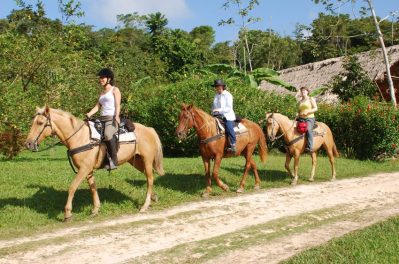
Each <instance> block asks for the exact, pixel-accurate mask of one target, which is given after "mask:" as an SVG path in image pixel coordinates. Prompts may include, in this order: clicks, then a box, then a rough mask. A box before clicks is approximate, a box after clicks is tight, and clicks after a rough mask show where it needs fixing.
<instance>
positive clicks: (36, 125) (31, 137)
mask: <svg viewBox="0 0 399 264" xmlns="http://www.w3.org/2000/svg"><path fill="white" fill-rule="evenodd" d="M53 125H54V124H53V123H52V121H51V116H50V108H49V107H48V106H47V105H46V107H44V108H42V109H40V108H38V107H37V108H36V113H35V116H34V117H33V120H32V126H31V128H30V131H29V134H28V137H27V138H26V141H25V146H26V148H28V149H30V150H32V151H37V150H38V147H39V144H40V142H42V141H43V140H44V139H45V138H47V137H49V136H51V135H53V134H54V130H53Z"/></svg>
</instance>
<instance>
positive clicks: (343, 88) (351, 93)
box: [331, 56, 378, 102]
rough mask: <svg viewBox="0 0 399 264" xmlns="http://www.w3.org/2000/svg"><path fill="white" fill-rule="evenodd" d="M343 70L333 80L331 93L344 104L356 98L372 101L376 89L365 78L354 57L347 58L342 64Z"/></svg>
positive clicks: (368, 79) (364, 73)
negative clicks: (363, 97)
mask: <svg viewBox="0 0 399 264" xmlns="http://www.w3.org/2000/svg"><path fill="white" fill-rule="evenodd" d="M343 68H344V70H343V71H342V72H341V73H340V74H339V75H337V76H335V77H334V78H333V81H332V84H331V88H332V92H333V93H335V94H338V96H339V98H340V99H341V100H343V101H345V102H347V101H349V100H351V99H353V98H355V97H356V96H366V97H368V98H370V99H374V98H375V96H376V95H378V92H377V91H378V87H377V86H376V85H375V84H374V83H373V81H372V80H370V78H369V77H368V76H367V73H366V72H365V71H364V70H363V68H362V66H361V65H360V63H359V61H358V59H357V57H356V56H349V57H347V58H346V59H345V61H344V64H343Z"/></svg>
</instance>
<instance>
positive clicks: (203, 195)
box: [201, 192, 209, 198]
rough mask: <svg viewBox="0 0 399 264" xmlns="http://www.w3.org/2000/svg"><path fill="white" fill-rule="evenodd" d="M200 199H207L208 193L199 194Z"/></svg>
mask: <svg viewBox="0 0 399 264" xmlns="http://www.w3.org/2000/svg"><path fill="white" fill-rule="evenodd" d="M201 197H202V198H208V197H209V192H203V193H202V194H201Z"/></svg>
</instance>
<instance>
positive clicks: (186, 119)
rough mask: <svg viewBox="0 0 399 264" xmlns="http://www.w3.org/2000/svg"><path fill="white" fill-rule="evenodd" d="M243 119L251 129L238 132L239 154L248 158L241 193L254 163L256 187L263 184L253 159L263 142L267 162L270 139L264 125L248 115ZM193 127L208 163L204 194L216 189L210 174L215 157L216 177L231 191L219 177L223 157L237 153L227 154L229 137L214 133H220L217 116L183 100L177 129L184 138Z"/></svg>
mask: <svg viewBox="0 0 399 264" xmlns="http://www.w3.org/2000/svg"><path fill="white" fill-rule="evenodd" d="M241 123H242V124H243V125H244V126H245V127H246V128H247V129H248V131H247V132H245V133H243V134H240V135H237V153H236V154H237V155H243V156H244V157H245V160H246V161H245V170H244V175H243V176H242V179H241V182H240V186H239V188H238V189H237V192H238V193H240V192H243V191H244V186H245V181H246V178H247V175H248V171H249V169H250V168H251V167H252V169H253V171H254V174H255V189H259V188H260V179H259V175H258V170H257V168H256V163H255V160H254V159H253V152H254V150H255V147H256V145H258V144H259V146H260V150H259V154H260V159H261V161H262V163H265V162H266V158H267V146H266V139H265V136H264V134H263V131H262V129H261V128H260V126H259V125H257V124H255V123H254V122H252V121H250V120H247V119H243V120H242V121H241ZM191 128H194V129H195V130H196V133H197V136H198V138H199V140H200V143H199V150H200V154H201V156H202V160H203V162H204V167H205V177H206V189H205V192H204V193H203V194H202V196H203V197H207V196H209V194H210V192H211V191H212V188H211V175H210V161H211V159H214V160H215V161H214V166H213V173H212V176H213V179H214V180H215V181H216V184H217V185H218V186H219V187H220V188H221V189H222V190H224V191H228V190H229V187H228V186H227V185H226V184H224V183H223V182H222V181H221V180H220V179H219V168H220V164H221V161H222V158H223V157H227V156H230V157H231V156H233V155H232V154H227V155H226V154H225V147H226V146H227V143H228V140H226V137H225V136H222V137H214V136H216V135H217V134H218V131H217V127H216V123H215V118H214V117H212V116H211V115H209V114H207V113H205V112H204V111H202V110H201V109H199V108H196V107H194V106H193V105H185V104H183V105H182V108H181V112H180V115H179V125H178V127H177V129H176V133H177V135H178V137H179V139H180V140H184V139H185V138H186V137H187V132H188V130H190V129H191Z"/></svg>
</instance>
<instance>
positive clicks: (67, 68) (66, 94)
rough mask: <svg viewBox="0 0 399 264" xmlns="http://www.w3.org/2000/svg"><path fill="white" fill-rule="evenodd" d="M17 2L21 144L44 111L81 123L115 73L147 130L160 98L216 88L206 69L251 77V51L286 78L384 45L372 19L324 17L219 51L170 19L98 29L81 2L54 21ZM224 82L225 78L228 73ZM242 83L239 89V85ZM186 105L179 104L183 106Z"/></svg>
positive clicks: (6, 106)
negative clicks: (103, 75) (227, 68)
mask: <svg viewBox="0 0 399 264" xmlns="http://www.w3.org/2000/svg"><path fill="white" fill-rule="evenodd" d="M17 3H18V5H19V8H17V9H15V10H13V11H12V12H11V13H10V14H9V15H8V16H7V18H6V19H1V20H0V72H1V74H0V94H1V97H0V132H1V133H3V135H5V134H6V133H5V132H7V133H8V132H10V131H11V132H10V133H11V136H12V137H19V135H21V134H24V133H26V132H27V130H28V129H29V123H30V118H31V117H32V114H33V113H34V109H35V107H36V106H43V105H44V104H45V103H48V104H49V105H50V106H51V107H53V108H62V109H64V110H66V111H70V112H72V113H73V114H75V115H77V116H80V117H82V116H83V115H84V113H86V112H87V111H88V110H89V109H90V107H92V106H93V104H94V103H95V101H96V100H97V94H98V92H99V87H98V84H97V78H96V73H97V72H98V70H99V69H100V68H102V67H110V68H112V69H113V70H114V71H115V73H116V83H117V86H118V87H120V88H121V90H122V93H123V102H122V103H123V109H122V112H123V113H124V114H126V115H129V116H134V118H136V120H138V121H140V122H144V123H145V122H146V121H148V120H147V119H146V118H147V116H148V115H151V114H152V115H153V114H156V113H154V112H150V113H143V111H147V110H149V109H147V110H146V109H145V107H144V108H143V107H142V105H145V104H148V103H149V102H148V101H147V102H146V100H149V101H151V100H152V99H154V98H155V97H158V95H159V93H161V92H160V91H161V90H162V91H163V90H165V89H166V90H167V89H169V91H170V89H171V88H170V87H171V85H172V86H173V87H182V83H183V84H186V83H187V81H188V80H191V82H189V83H190V84H191V86H192V89H193V90H195V84H196V83H199V82H201V83H202V82H204V80H206V81H209V82H211V80H212V78H211V77H210V76H208V77H207V78H208V79H209V80H208V79H207V78H205V79H204V78H203V77H201V76H200V75H199V74H198V72H199V69H202V68H204V67H205V66H206V65H209V64H227V65H231V66H232V67H235V68H236V69H237V70H239V71H243V72H249V71H250V67H249V65H248V63H247V59H248V58H247V57H245V54H246V53H245V50H246V48H249V49H250V52H251V59H252V67H253V69H256V68H270V69H274V70H280V69H284V68H288V67H292V66H296V65H301V64H305V63H310V62H315V61H319V60H324V59H328V58H333V57H337V56H343V55H350V54H354V53H358V52H362V51H367V50H370V49H374V48H378V47H379V43H378V42H377V37H376V31H375V26H374V24H373V21H372V18H371V17H368V16H361V17H359V18H355V19H354V18H351V17H350V15H347V14H328V13H320V14H319V15H318V17H317V18H316V19H315V20H313V22H312V23H311V24H310V25H301V24H298V25H297V27H296V30H295V32H293V34H292V36H283V35H280V34H279V33H278V32H276V31H274V30H273V29H264V30H251V29H248V28H243V29H241V31H240V33H239V37H238V39H237V40H235V41H230V42H219V43H216V42H215V30H214V28H212V27H211V26H208V25H203V26H198V27H195V28H193V29H192V30H191V31H190V32H187V31H184V30H181V29H171V28H169V27H168V20H167V18H166V17H165V16H164V15H163V14H161V13H154V14H148V15H141V14H138V13H132V14H121V15H118V17H117V19H118V26H117V27H115V28H102V29H99V30H94V29H93V27H92V26H90V25H86V24H76V23H74V18H75V17H77V16H83V15H84V13H83V12H82V10H80V7H79V3H78V2H77V3H76V2H74V1H69V2H66V3H65V2H64V1H60V12H61V14H62V16H61V17H62V19H55V20H54V19H50V18H48V17H47V15H46V7H45V6H44V5H43V3H42V2H41V1H38V2H37V3H36V4H35V5H28V4H26V3H24V2H23V1H17ZM380 26H381V29H382V31H383V34H384V40H385V43H386V45H387V46H390V45H396V44H399V20H396V21H389V20H385V21H383V22H381V24H380ZM219 75H220V77H225V76H223V72H219ZM235 83H237V85H240V80H236V81H235ZM188 86H190V85H188ZM203 86H204V87H206V84H204V85H203ZM232 86H233V88H234V84H233V85H232ZM163 87H167V88H163ZM243 93H245V92H243ZM207 96H212V94H207ZM253 96H254V98H258V97H259V94H254V95H253ZM138 98H139V99H140V101H138ZM167 99H170V98H167ZM194 99H195V98H193V100H192V101H194V102H195V100H194ZM208 99H209V102H210V101H211V97H210V98H208ZM154 100H155V99H154ZM165 100H166V99H165ZM181 100H183V99H182V98H175V103H174V104H175V105H176V103H180V102H181ZM204 100H205V98H204ZM276 100H282V101H283V102H285V101H286V100H288V101H290V99H281V98H280V99H276ZM204 102H205V101H204ZM160 104H162V102H160ZM199 104H200V105H201V103H199ZM272 106H273V107H276V105H275V104H271V107H272ZM204 107H206V105H205V103H204ZM238 107H240V106H238ZM242 108H243V107H242ZM169 110H170V109H169ZM152 111H156V109H155V110H154V109H152ZM162 111H168V109H166V110H165V109H163V110H162ZM170 111H171V110H170ZM173 111H176V109H173ZM245 111H247V110H245ZM248 112H251V111H250V110H248ZM263 112H264V111H263ZM173 114H176V115H177V113H173ZM259 114H260V112H259ZM154 122H155V121H154ZM147 125H154V124H152V123H149V124H148V123H147ZM169 125H171V126H172V125H174V124H169ZM8 137H9V135H8V136H7V137H6V136H4V137H3V141H4V138H8Z"/></svg>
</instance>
